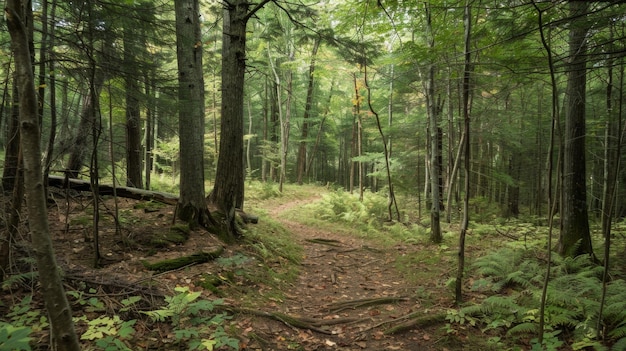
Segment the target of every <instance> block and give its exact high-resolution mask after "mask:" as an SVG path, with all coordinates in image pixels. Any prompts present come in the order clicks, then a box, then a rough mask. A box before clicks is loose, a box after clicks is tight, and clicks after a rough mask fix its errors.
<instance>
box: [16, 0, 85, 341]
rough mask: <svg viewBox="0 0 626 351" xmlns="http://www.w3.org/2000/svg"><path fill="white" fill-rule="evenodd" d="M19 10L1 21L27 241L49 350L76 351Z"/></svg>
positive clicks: (26, 38) (24, 30) (30, 71)
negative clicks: (11, 62) (12, 88)
mask: <svg viewBox="0 0 626 351" xmlns="http://www.w3.org/2000/svg"><path fill="white" fill-rule="evenodd" d="M21 7H22V4H21V2H20V1H19V0H9V1H8V2H7V8H5V17H6V19H7V26H8V28H9V33H10V34H11V41H12V46H13V50H14V53H15V63H16V75H17V79H16V81H17V83H18V86H19V88H18V91H19V95H20V129H21V146H22V150H23V155H24V182H25V189H26V193H25V195H26V204H27V206H28V214H29V217H28V218H29V227H30V231H31V240H32V245H33V252H34V255H35V259H36V261H37V269H38V271H39V280H40V283H41V289H42V294H43V297H44V301H45V304H46V309H47V310H48V318H49V321H50V326H51V336H52V343H53V348H54V349H56V350H62V351H74V350H76V351H78V350H80V346H79V344H78V337H77V335H76V332H75V330H74V323H73V321H72V311H71V309H70V305H69V303H68V301H67V296H66V295H65V291H64V289H63V284H62V281H61V276H60V274H59V269H58V266H57V263H56V260H55V257H54V250H53V248H52V241H51V240H50V232H49V228H48V215H47V210H46V197H45V189H44V183H43V178H42V177H43V174H42V167H41V146H40V128H39V121H38V118H37V97H36V93H35V84H34V76H33V70H32V65H31V62H30V51H29V48H28V36H27V34H26V28H25V27H24V24H23V23H22V21H21V20H20V18H19V14H18V12H17V11H18V10H19V9H20V8H21Z"/></svg>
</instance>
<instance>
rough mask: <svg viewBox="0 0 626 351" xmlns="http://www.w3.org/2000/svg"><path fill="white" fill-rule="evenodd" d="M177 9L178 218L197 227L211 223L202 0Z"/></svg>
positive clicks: (181, 0)
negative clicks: (207, 188) (207, 194)
mask: <svg viewBox="0 0 626 351" xmlns="http://www.w3.org/2000/svg"><path fill="white" fill-rule="evenodd" d="M174 6H175V12H176V55H177V58H178V83H179V90H178V107H179V110H178V111H179V118H178V121H179V122H178V128H179V134H180V163H181V172H180V199H179V202H178V217H179V218H180V219H181V220H183V221H186V222H188V223H189V225H190V227H191V228H193V227H195V226H197V225H208V224H210V223H211V220H210V216H209V212H208V210H207V206H206V200H205V191H204V79H203V75H202V74H203V73H202V41H201V33H200V12H199V3H198V0H176V1H175V2H174ZM222 150H224V149H222Z"/></svg>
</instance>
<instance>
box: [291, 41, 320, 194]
mask: <svg viewBox="0 0 626 351" xmlns="http://www.w3.org/2000/svg"><path fill="white" fill-rule="evenodd" d="M320 42H321V37H320V36H317V37H316V38H315V40H314V41H313V50H312V51H311V63H310V64H309V77H308V78H309V82H308V86H307V90H306V102H305V105H304V115H303V117H302V118H303V119H304V120H303V121H302V127H301V135H300V145H299V147H298V161H297V162H298V164H297V168H298V179H297V181H298V184H300V185H302V179H303V177H304V175H305V174H306V160H307V156H306V151H307V146H306V144H307V138H308V137H309V117H310V115H311V110H312V108H313V88H314V87H315V58H316V56H317V51H318V50H319V47H320Z"/></svg>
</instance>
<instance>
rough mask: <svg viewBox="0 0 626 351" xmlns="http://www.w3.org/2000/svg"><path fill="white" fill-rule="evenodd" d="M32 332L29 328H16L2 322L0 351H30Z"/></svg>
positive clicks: (0, 324) (0, 326)
mask: <svg viewBox="0 0 626 351" xmlns="http://www.w3.org/2000/svg"><path fill="white" fill-rule="evenodd" d="M31 332H32V329H31V328H29V327H26V326H21V327H16V326H13V325H11V324H9V323H5V322H2V321H0V350H16V351H22V350H25V351H30V350H31V348H30V345H29V343H30V339H31V338H30V336H29V335H30V333H31Z"/></svg>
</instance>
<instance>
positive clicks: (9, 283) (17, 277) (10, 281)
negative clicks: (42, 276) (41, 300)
mask: <svg viewBox="0 0 626 351" xmlns="http://www.w3.org/2000/svg"><path fill="white" fill-rule="evenodd" d="M38 276H39V273H38V272H37V271H34V272H25V273H19V274H12V275H9V276H7V277H6V279H5V280H4V281H3V282H2V290H7V289H10V288H14V287H15V286H16V285H19V284H29V282H31V281H33V280H35V279H37V277H38Z"/></svg>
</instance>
